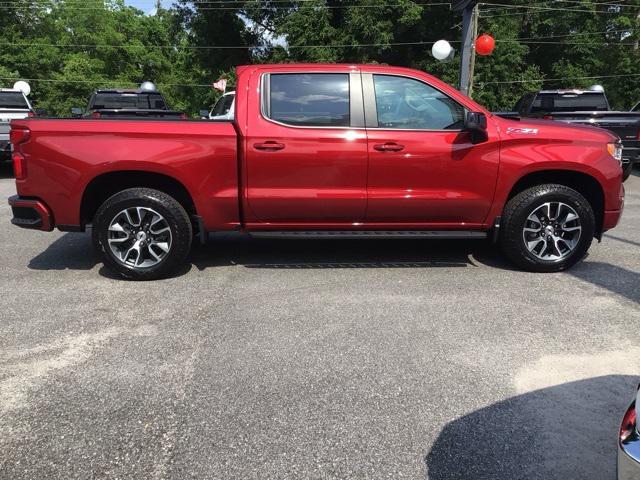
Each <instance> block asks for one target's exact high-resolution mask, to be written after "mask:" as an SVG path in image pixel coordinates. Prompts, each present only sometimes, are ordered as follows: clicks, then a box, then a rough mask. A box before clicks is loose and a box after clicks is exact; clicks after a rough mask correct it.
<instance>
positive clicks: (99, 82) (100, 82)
mask: <svg viewBox="0 0 640 480" xmlns="http://www.w3.org/2000/svg"><path fill="white" fill-rule="evenodd" d="M622 77H640V73H629V74H621V75H590V76H580V77H558V78H531V79H527V80H504V81H491V82H477V84H478V86H479V87H480V88H482V87H483V86H484V85H490V84H491V85H494V84H514V83H530V82H559V81H564V80H592V79H598V78H622ZM0 80H25V81H28V82H46V83H80V84H93V85H106V84H109V85H120V86H122V85H138V82H130V81H116V80H77V79H69V80H62V79H53V78H23V77H0ZM158 86H165V87H199V88H205V87H206V88H212V86H211V84H207V83H158Z"/></svg>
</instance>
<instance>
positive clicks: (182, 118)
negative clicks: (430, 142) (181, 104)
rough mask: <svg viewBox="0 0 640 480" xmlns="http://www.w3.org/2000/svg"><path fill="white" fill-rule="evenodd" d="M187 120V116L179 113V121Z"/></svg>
mask: <svg viewBox="0 0 640 480" xmlns="http://www.w3.org/2000/svg"><path fill="white" fill-rule="evenodd" d="M188 118H189V117H188V116H187V114H186V113H181V114H180V119H181V120H186V119H188Z"/></svg>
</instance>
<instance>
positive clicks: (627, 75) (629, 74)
mask: <svg viewBox="0 0 640 480" xmlns="http://www.w3.org/2000/svg"><path fill="white" fill-rule="evenodd" d="M621 77H640V73H627V74H621V75H591V76H586V77H561V78H530V79H528V80H504V81H492V82H478V85H479V86H482V85H489V84H492V85H494V84H510V83H529V82H559V81H562V80H591V79H596V78H621Z"/></svg>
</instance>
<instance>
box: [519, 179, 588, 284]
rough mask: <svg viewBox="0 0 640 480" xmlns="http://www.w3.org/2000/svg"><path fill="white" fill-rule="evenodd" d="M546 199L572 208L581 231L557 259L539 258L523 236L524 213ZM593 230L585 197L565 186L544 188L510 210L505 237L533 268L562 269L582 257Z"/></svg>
mask: <svg viewBox="0 0 640 480" xmlns="http://www.w3.org/2000/svg"><path fill="white" fill-rule="evenodd" d="M547 202H562V203H566V204H567V205H569V206H570V207H571V208H573V209H574V210H575V211H576V213H577V214H578V216H579V217H580V225H581V226H582V231H581V234H580V240H579V241H578V245H577V246H576V248H575V249H574V250H573V252H571V254H569V255H568V256H567V257H565V258H563V259H562V260H560V261H552V260H542V259H540V258H538V257H536V256H535V255H534V254H532V253H531V252H530V251H529V250H528V249H527V247H526V245H525V242H524V238H523V235H522V234H523V228H524V226H525V222H526V219H527V217H528V216H529V215H530V214H531V213H532V212H533V211H534V210H535V209H536V208H538V207H540V206H541V205H543V204H544V203H547ZM594 231H595V219H594V215H593V210H592V209H591V206H590V205H589V203H588V202H587V200H586V199H585V198H584V197H583V196H582V195H580V194H579V193H578V192H576V191H575V190H572V189H569V188H567V187H562V188H561V189H559V188H553V187H549V188H545V189H541V190H539V191H538V192H537V194H536V195H535V196H534V197H533V198H531V199H530V201H528V202H524V203H523V204H521V205H520V206H519V207H518V208H517V209H516V210H515V211H514V213H513V217H512V218H511V220H510V225H509V232H508V234H509V235H510V236H512V238H511V239H509V240H508V241H511V242H516V245H517V250H518V256H519V258H520V259H521V260H522V261H523V262H526V264H528V266H529V267H530V268H531V269H533V270H536V271H545V272H555V271H561V270H565V269H567V268H569V267H571V266H573V265H574V264H575V263H577V262H579V261H580V260H582V259H583V258H584V256H585V255H586V253H587V251H588V250H589V247H590V246H591V242H592V240H593V235H594Z"/></svg>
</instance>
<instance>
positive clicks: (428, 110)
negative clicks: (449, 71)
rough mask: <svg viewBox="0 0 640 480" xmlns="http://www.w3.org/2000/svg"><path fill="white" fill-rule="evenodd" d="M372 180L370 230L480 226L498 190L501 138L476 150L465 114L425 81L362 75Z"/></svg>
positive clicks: (492, 131) (491, 139) (491, 135)
mask: <svg viewBox="0 0 640 480" xmlns="http://www.w3.org/2000/svg"><path fill="white" fill-rule="evenodd" d="M362 81H363V88H364V100H365V115H366V124H367V137H368V151H369V177H368V187H367V192H368V206H367V215H366V220H365V221H366V222H367V223H383V224H390V223H402V224H412V225H416V228H419V227H420V226H422V227H426V228H429V227H435V228H448V227H450V228H456V227H461V226H463V225H464V227H473V226H474V225H481V224H483V222H484V221H485V218H486V216H487V214H488V212H489V208H490V206H491V203H492V199H493V194H494V191H495V186H496V179H497V174H498V162H499V138H498V134H497V132H496V130H495V127H493V126H490V128H489V132H488V133H489V138H488V140H487V141H485V142H483V143H479V144H475V145H474V144H473V143H472V139H471V134H470V132H465V131H463V126H464V118H465V114H466V109H465V107H464V106H463V105H461V104H460V103H459V102H458V101H456V100H455V99H453V98H451V97H450V96H448V95H446V94H445V93H443V92H442V91H441V90H439V89H437V88H435V87H433V86H431V85H430V84H429V83H427V82H426V81H425V80H423V79H419V78H412V77H408V76H404V75H390V74H386V73H383V72H381V73H375V72H374V73H363V74H362Z"/></svg>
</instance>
